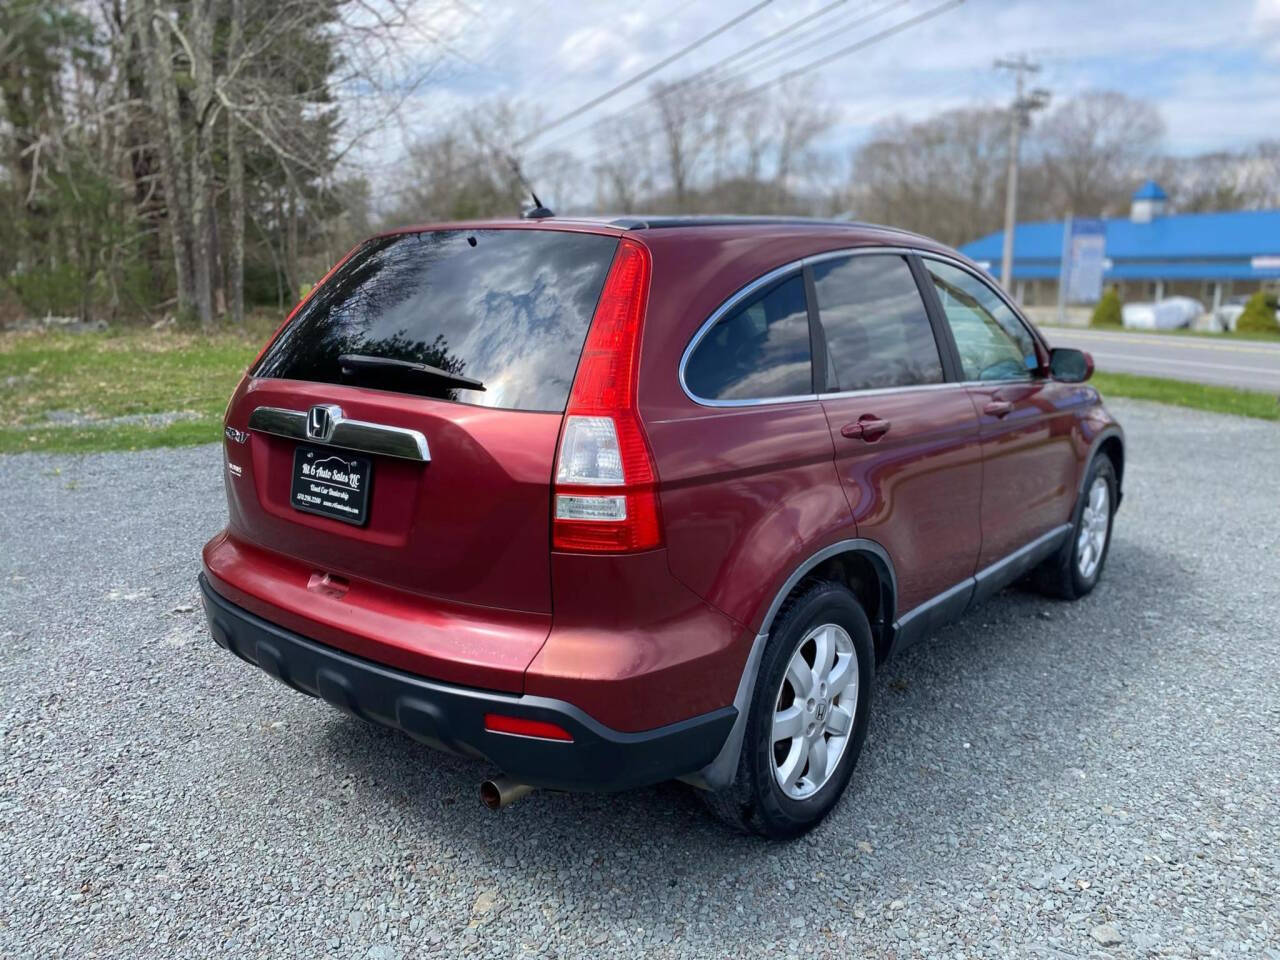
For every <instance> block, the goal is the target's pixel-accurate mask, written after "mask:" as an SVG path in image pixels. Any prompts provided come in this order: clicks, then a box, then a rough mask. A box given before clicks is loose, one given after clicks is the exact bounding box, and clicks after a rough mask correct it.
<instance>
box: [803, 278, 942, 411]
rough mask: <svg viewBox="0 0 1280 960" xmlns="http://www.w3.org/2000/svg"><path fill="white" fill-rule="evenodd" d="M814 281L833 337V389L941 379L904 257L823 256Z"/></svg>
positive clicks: (939, 363)
mask: <svg viewBox="0 0 1280 960" xmlns="http://www.w3.org/2000/svg"><path fill="white" fill-rule="evenodd" d="M813 285H814V289H815V290H816V291H817V295H818V316H819V317H820V318H821V319H822V329H823V331H824V332H825V334H826V338H827V357H828V359H829V361H830V363H829V365H828V368H827V390H828V391H831V392H833V393H834V392H836V391H841V390H869V389H874V388H877V387H906V386H912V385H914V384H919V383H941V382H942V360H941V359H940V357H939V355H938V344H937V341H936V340H934V337H933V327H932V326H930V324H929V315H928V313H926V312H925V307H924V301H923V300H921V299H920V291H919V290H918V289H917V287H916V281H915V278H914V277H913V276H912V275H911V268H910V267H909V266H908V265H907V261H906V260H905V259H904V258H902V257H899V256H891V255H887V254H886V255H873V256H853V257H844V258H841V259H838V260H824V261H822V262H821V263H818V264H815V265H814V267H813ZM833 377H834V379H833Z"/></svg>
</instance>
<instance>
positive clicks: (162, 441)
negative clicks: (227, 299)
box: [0, 326, 265, 453]
mask: <svg viewBox="0 0 1280 960" xmlns="http://www.w3.org/2000/svg"><path fill="white" fill-rule="evenodd" d="M264 337H265V334H263V333H262V331H261V330H260V329H257V327H256V326H255V328H254V329H251V330H244V331H236V332H225V333H219V334H214V335H210V336H200V335H194V334H189V333H173V332H164V333H158V332H155V331H151V330H145V331H143V330H138V331H127V332H121V333H114V332H113V333H90V334H66V333H53V332H50V333H44V332H41V333H9V334H0V424H4V426H3V427H0V453H21V452H26V451H47V452H59V453H69V452H89V451H95V450H137V449H142V448H145V447H169V446H180V445H185V444H192V443H205V442H209V441H212V440H216V439H217V438H218V432H219V425H220V423H221V420H222V412H223V409H224V408H225V407H226V404H227V398H228V397H229V396H230V395H231V391H232V389H234V387H235V384H236V381H237V380H238V379H239V378H240V375H241V374H242V373H243V372H244V370H245V368H246V367H247V366H248V365H249V363H250V361H252V360H253V358H254V356H255V355H256V354H257V351H258V349H259V347H260V346H261V345H262V341H263V339H264ZM173 412H181V413H182V414H183V415H184V416H186V417H188V418H190V419H183V420H179V421H176V422H174V423H171V424H169V425H167V426H163V427H149V426H147V425H145V424H136V423H126V424H102V425H85V426H65V425H58V424H56V423H53V422H51V421H50V420H49V415H50V414H55V415H68V416H69V415H75V416H79V417H86V418H90V419H91V420H93V421H103V420H109V419H110V418H112V417H119V416H127V415H131V414H146V413H173Z"/></svg>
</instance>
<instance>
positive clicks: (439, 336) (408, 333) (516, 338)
mask: <svg viewBox="0 0 1280 960" xmlns="http://www.w3.org/2000/svg"><path fill="white" fill-rule="evenodd" d="M616 247H617V240H615V239H614V238H612V237H604V236H597V235H594V234H587V233H563V232H556V231H551V230H475V231H470V232H468V231H457V230H449V231H434V232H427V233H408V234H399V235H396V236H392V237H380V238H378V239H376V240H371V241H370V242H369V243H368V244H366V245H365V246H364V247H363V248H362V249H361V250H360V251H358V252H357V253H356V254H355V255H354V256H353V257H352V258H351V260H349V261H348V262H347V263H346V264H345V265H344V266H343V267H342V269H341V270H339V271H338V272H337V273H336V274H335V275H334V276H333V277H332V278H330V280H329V282H328V283H326V284H325V285H324V286H323V287H321V288H320V289H319V290H318V291H316V294H315V296H314V297H312V298H311V300H310V301H309V302H308V303H307V305H306V306H305V307H304V308H303V310H302V311H301V312H300V313H299V315H298V316H297V317H296V318H294V320H293V322H292V323H290V324H289V326H288V328H286V329H285V331H284V332H283V333H282V334H281V335H280V338H279V339H278V340H277V341H276V342H275V343H274V344H273V345H272V347H271V349H270V350H269V351H268V352H267V354H266V356H264V357H263V359H262V363H261V364H259V366H258V369H257V371H255V372H256V374H257V375H258V376H260V377H287V378H290V379H295V380H312V381H319V382H322V383H350V384H354V385H358V386H365V387H374V388H378V389H389V390H400V391H403V392H409V393H420V394H423V395H425V396H429V397H438V398H441V399H445V400H461V401H463V402H465V403H475V404H480V405H483V406H488V407H507V408H513V409H518V410H563V409H564V405H565V400H566V399H567V398H568V395H569V387H570V385H571V384H572V381H573V374H574V370H575V369H576V368H577V364H578V354H579V353H581V351H582V343H583V341H584V340H585V338H586V334H587V327H588V326H589V325H590V322H591V315H592V312H593V311H594V310H595V305H596V300H597V299H598V298H599V296H600V290H601V288H602V287H603V286H604V279H605V274H606V273H607V272H608V270H609V264H610V262H611V261H612V259H613V253H614V250H615V248H616ZM342 354H361V355H365V356H372V357H383V358H390V359H394V360H405V361H410V362H413V363H425V364H428V365H430V366H433V367H439V368H440V369H442V370H446V371H448V372H449V373H452V374H457V375H460V376H463V377H468V378H471V379H473V380H479V381H480V382H481V383H483V384H484V387H485V389H484V390H483V391H479V390H468V389H460V388H459V387H458V385H457V384H456V383H453V384H451V383H450V382H449V381H448V380H447V378H440V377H430V376H424V375H422V374H415V373H411V372H405V371H403V370H401V371H396V370H394V369H389V368H386V367H383V368H374V369H369V368H361V369H352V368H350V367H349V368H348V369H347V370H345V371H344V370H343V368H342V365H341V364H340V363H339V362H338V357H339V356H341V355H342Z"/></svg>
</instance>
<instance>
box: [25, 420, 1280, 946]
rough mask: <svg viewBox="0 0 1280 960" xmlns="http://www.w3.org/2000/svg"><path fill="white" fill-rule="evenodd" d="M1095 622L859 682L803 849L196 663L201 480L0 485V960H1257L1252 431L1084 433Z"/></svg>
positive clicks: (1083, 617)
mask: <svg viewBox="0 0 1280 960" xmlns="http://www.w3.org/2000/svg"><path fill="white" fill-rule="evenodd" d="M1113 407H1114V409H1115V410H1116V412H1117V413H1118V414H1119V415H1120V416H1121V418H1122V419H1123V420H1124V422H1125V423H1126V426H1127V428H1128V430H1129V433H1130V447H1131V454H1130V455H1131V465H1130V467H1129V472H1128V477H1127V483H1126V488H1127V490H1126V492H1127V497H1126V502H1125V504H1124V507H1123V508H1122V510H1121V513H1120V515H1119V520H1118V533H1117V538H1116V541H1115V543H1114V546H1113V550H1112V554H1111V558H1110V563H1109V567H1108V569H1107V572H1106V575H1105V577H1104V581H1103V584H1102V585H1101V586H1100V588H1099V589H1098V590H1097V591H1096V592H1095V593H1094V594H1093V595H1092V596H1091V597H1089V598H1087V599H1086V600H1084V601H1082V602H1080V603H1078V604H1074V605H1068V604H1059V603H1052V602H1048V601H1046V600H1043V599H1040V598H1038V597H1036V596H1034V595H1032V594H1028V593H1023V592H1019V591H1016V590H1011V591H1006V592H1005V593H1003V594H1001V595H1000V596H999V597H997V598H995V599H994V600H992V601H991V602H990V603H989V604H988V605H987V606H985V607H984V608H982V609H981V610H980V611H977V612H975V613H973V614H971V615H970V616H969V617H968V618H966V619H965V620H964V621H963V622H962V623H960V624H957V625H955V626H953V627H951V628H949V629H947V630H945V631H944V632H943V633H942V634H941V635H939V636H938V637H937V638H936V640H934V641H932V642H930V643H928V644H926V645H923V646H922V647H921V648H917V649H916V650H913V651H911V652H910V653H909V654H907V655H906V656H904V657H903V658H902V659H900V660H898V661H896V662H894V663H892V664H891V665H889V666H888V667H887V668H886V669H885V670H884V671H883V672H882V674H881V677H880V678H879V682H878V684H877V690H876V697H877V703H876V707H875V710H874V713H873V722H872V727H871V733H870V737H869V738H868V740H867V745H866V749H865V751H864V753H863V757H862V762H861V765H860V767H859V769H858V771H857V773H856V775H855V777H854V780H853V783H852V785H851V788H850V791H849V794H848V795H847V796H846V798H845V800H844V802H843V803H842V804H841V805H840V807H839V808H838V809H837V810H836V811H835V813H834V815H833V816H832V817H831V818H830V820H829V821H828V822H827V823H826V824H824V825H823V826H822V827H821V828H819V829H818V830H817V831H815V832H814V833H813V834H812V835H810V836H809V837H808V838H806V839H804V840H801V841H798V842H796V843H794V844H790V845H785V846H778V845H769V844H766V843H764V842H761V841H755V840H751V839H747V838H741V837H736V836H731V835H728V834H726V833H725V832H723V831H722V830H721V828H720V827H719V826H717V825H716V824H715V823H714V822H712V821H711V820H710V819H708V818H707V817H706V816H705V815H704V813H703V812H702V810H701V808H700V806H699V805H698V804H697V803H696V801H694V800H693V799H691V798H690V797H689V796H688V795H687V793H686V792H685V790H684V789H682V788H679V787H677V786H675V785H664V786H661V787H657V788H654V789H649V790H641V791H636V792H633V793H629V794H625V795H622V796H618V797H613V798H609V797H596V796H567V795H553V794H547V793H535V794H534V795H533V796H531V797H529V798H528V799H527V800H524V801H521V802H520V803H519V804H517V805H516V806H514V807H512V808H510V809H509V810H507V811H504V812H503V813H502V814H500V815H494V814H490V813H489V812H487V811H485V810H484V809H482V808H481V807H480V806H479V804H478V803H477V801H476V799H475V794H476V785H477V782H478V781H479V779H480V778H481V777H482V776H483V775H484V774H486V773H487V772H488V771H486V770H485V769H484V768H483V767H482V766H480V765H477V764H475V763H471V762H466V761H462V760H457V759H452V758H449V757H442V756H438V755H436V754H433V753H432V752H430V751H428V750H426V749H425V748H422V747H420V746H418V745H416V744H414V743H413V742H412V741H409V740H408V739H406V738H403V737H401V736H398V735H395V734H392V733H389V732H386V731H381V730H378V729H374V728H371V727H369V726H366V725H364V724H362V723H359V722H357V721H353V720H349V719H346V718H344V717H343V716H341V715H339V714H337V713H335V712H334V711H332V710H331V709H329V708H328V707H326V706H325V705H323V704H320V703H316V702H313V701H310V700H308V699H306V698H304V697H301V696H299V695H297V694H295V693H293V692H292V691H289V690H287V689H286V688H285V687H283V686H280V685H278V684H276V683H275V682H274V681H272V680H270V679H269V678H268V677H266V676H265V675H263V674H260V673H258V672H257V671H255V670H252V669H250V668H249V667H247V666H246V665H244V664H242V663H240V662H239V661H237V660H235V659H234V658H232V657H230V656H229V655H227V654H225V653H223V652H222V651H220V650H218V649H217V648H216V647H215V646H214V644H213V643H212V641H210V640H209V638H208V634H207V632H206V630H205V628H204V625H203V623H202V621H201V618H200V614H199V612H198V609H199V608H198V604H197V602H196V595H195V586H194V576H195V571H196V558H197V554H198V550H199V547H200V545H201V544H202V543H203V541H204V540H205V538H206V537H207V536H208V535H209V534H211V533H212V532H213V531H214V530H215V529H216V528H217V527H218V526H219V525H220V524H221V522H222V518H223V513H224V506H223V500H222V489H221V487H222V484H221V479H220V475H219V469H220V466H219V453H218V449H217V447H204V448H195V449H187V450H180V451H164V452H146V453H137V454H104V455H95V456H84V457H50V456H36V455H24V456H17V457H8V458H0V489H3V490H4V491H5V497H4V501H5V505H4V510H3V515H0V738H2V739H3V749H2V755H0V956H2V957H41V958H45V957H62V956H67V957H77V958H82V957H129V958H144V957H168V956H183V957H236V958H240V957H253V956H271V957H293V956H297V957H307V958H315V957H321V956H334V957H357V958H375V960H376V958H396V957H422V956H442V957H443V956H457V955H462V954H466V955H469V956H493V957H504V958H505V957H519V956H557V957H576V956H580V955H583V954H585V953H589V954H592V955H614V954H616V955H642V954H643V955H646V956H657V957H664V956H671V957H675V956H702V957H716V958H719V957H728V956H745V955H753V956H757V955H758V956H770V957H773V956H797V957H810V956H828V955H830V956H842V957H848V956H857V955H868V954H869V955H874V956H896V957H908V956H928V957H970V956H1008V955H1017V956H1023V957H1027V956H1030V957H1084V956H1095V955H1096V956H1107V957H1112V956H1154V955H1160V956H1218V955H1225V956H1232V957H1233V956H1262V957H1267V958H1269V960H1280V906H1278V903H1277V900H1278V896H1277V883H1278V878H1280V749H1278V748H1280V734H1278V731H1280V662H1278V661H1280V655H1278V652H1277V651H1278V648H1280V613H1278V612H1277V611H1278V610H1280V506H1278V503H1280V501H1278V496H1277V495H1278V491H1280V427H1277V426H1276V425H1275V424H1269V423H1262V422H1257V421H1246V420H1242V419H1235V418H1230V417H1220V416H1214V415H1210V414H1200V413H1193V412H1190V411H1185V410H1173V409H1170V408H1164V407H1159V406H1154V405H1144V404H1139V403H1126V402H1116V403H1114V404H1113Z"/></svg>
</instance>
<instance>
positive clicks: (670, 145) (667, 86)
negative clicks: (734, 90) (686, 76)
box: [650, 82, 718, 212]
mask: <svg viewBox="0 0 1280 960" xmlns="http://www.w3.org/2000/svg"><path fill="white" fill-rule="evenodd" d="M709 89H710V88H709V87H707V86H704V85H702V84H690V83H665V82H659V83H656V84H654V85H653V88H652V93H651V96H650V99H651V100H652V103H653V109H654V112H655V114H656V117H657V121H658V131H659V136H660V138H661V144H662V153H663V157H664V160H665V162H666V167H665V174H666V180H667V182H668V183H669V184H670V186H671V196H672V200H673V201H674V203H675V209H676V211H677V212H683V211H685V210H688V209H690V208H691V204H690V191H691V189H692V187H693V180H694V177H695V176H696V175H697V171H698V165H699V164H700V163H701V162H702V159H703V157H704V156H705V154H706V151H707V148H708V147H709V146H711V144H712V142H713V141H714V139H715V135H716V130H717V129H718V123H717V119H716V116H715V114H714V112H712V111H710V110H708V107H709V106H710V105H711V104H710V103H709V102H708V99H709V98H708V93H709Z"/></svg>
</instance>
